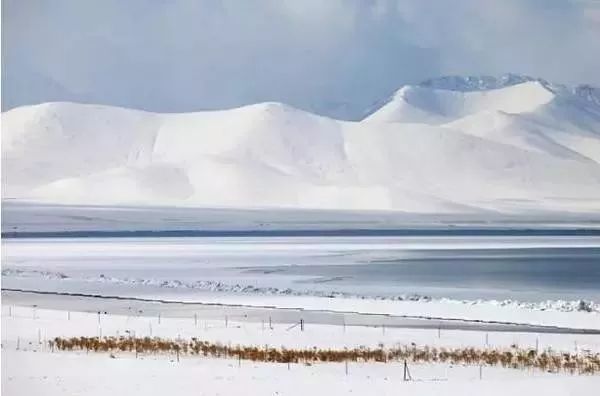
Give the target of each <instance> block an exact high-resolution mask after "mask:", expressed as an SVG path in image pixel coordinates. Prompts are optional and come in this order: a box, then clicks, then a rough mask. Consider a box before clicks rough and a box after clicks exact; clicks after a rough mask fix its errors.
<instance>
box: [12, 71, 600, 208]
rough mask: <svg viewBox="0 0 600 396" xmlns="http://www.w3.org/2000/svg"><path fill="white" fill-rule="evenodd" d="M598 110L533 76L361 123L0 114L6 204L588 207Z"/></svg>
mask: <svg viewBox="0 0 600 396" xmlns="http://www.w3.org/2000/svg"><path fill="white" fill-rule="evenodd" d="M591 92H592V94H590V95H588V96H589V97H591V98H592V99H593V98H594V97H595V96H594V95H593V91H591ZM599 114H600V109H599V108H598V106H597V105H596V104H594V102H593V100H589V99H584V98H583V96H577V95H575V94H573V92H571V91H569V92H566V91H565V92H563V91H560V92H559V91H553V90H552V89H550V88H548V86H547V85H546V84H544V83H541V82H539V81H525V82H522V83H520V84H513V85H509V86H506V87H500V88H497V89H494V90H477V91H468V92H467V91H451V90H447V89H438V88H431V87H426V86H419V87H404V88H403V89H401V90H400V91H399V92H398V93H397V94H396V95H395V96H394V97H393V98H392V100H391V101H389V102H388V103H387V104H385V105H384V106H383V107H382V108H381V109H379V110H378V111H376V112H375V113H373V114H371V115H370V116H369V117H367V118H366V119H365V120H363V121H361V122H344V121H338V120H334V119H330V118H326V117H321V116H317V115H314V114H311V113H308V112H305V111H301V110H298V109H295V108H292V107H289V106H286V105H283V104H279V103H262V104H257V105H251V106H245V107H241V108H236V109H231V110H222V111H211V112H199V113H186V114H154V113H147V112H141V111H134V110H127V109H121V108H114V107H108V106H96V105H81V104H74V103H47V104H43V105H37V106H29V107H23V108H17V109H13V110H11V111H8V112H6V113H3V114H2V166H3V174H2V186H3V198H18V199H34V200H44V201H54V202H69V203H111V204H122V203H128V204H140V203H144V204H167V205H192V206H235V207H274V206H277V207H304V208H329V209H358V208H360V209H392V210H403V211H409V212H419V213H423V212H460V213H466V212H478V211H490V210H491V211H503V212H517V213H518V212H521V211H532V210H533V211H536V210H537V211H557V212H560V211H580V212H585V211H596V210H600V116H599Z"/></svg>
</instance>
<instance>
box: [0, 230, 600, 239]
mask: <svg viewBox="0 0 600 396" xmlns="http://www.w3.org/2000/svg"><path fill="white" fill-rule="evenodd" d="M353 236H357V237H358V236H362V237H370V236H374V237H375V236H378V237H386V236H523V237H527V236H600V228H564V229H563V228H402V229H337V230H314V229H307V230H256V229H252V230H155V231H151V230H132V231H94V230H92V231H23V232H20V231H16V232H9V231H6V232H2V238H7V239H27V238H146V237H147V238H155V237H166V238H168V237H353Z"/></svg>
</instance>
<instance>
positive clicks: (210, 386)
mask: <svg viewBox="0 0 600 396" xmlns="http://www.w3.org/2000/svg"><path fill="white" fill-rule="evenodd" d="M196 320H197V321H196ZM287 328H289V326H288V325H287V324H283V323H274V324H273V329H270V328H269V327H268V326H265V325H263V324H262V323H257V322H247V321H241V319H239V318H238V319H232V320H231V321H230V322H229V323H228V324H227V327H225V323H224V322H223V320H222V318H219V319H215V318H210V317H204V316H198V317H196V318H194V317H192V316H190V317H186V318H169V317H162V318H161V319H158V318H157V317H149V316H143V314H139V313H138V314H137V315H133V314H132V315H131V316H121V315H110V314H106V315H105V314H101V315H100V318H98V314H97V313H84V312H68V311H62V310H44V309H39V308H32V307H22V306H7V305H3V307H2V348H3V350H2V393H3V394H6V395H20V394H28V395H37V394H40V395H41V394H43V395H62V394H72V395H106V394H116V395H120V394H128V395H145V396H149V395H162V394H164V393H165V392H170V393H173V392H175V393H177V394H181V395H187V394H205V395H216V394H220V395H237V394H240V392H244V393H246V394H253V395H254V394H257V395H258V394H280V395H305V394H306V393H309V392H312V393H314V394H327V395H337V394H350V393H352V394H382V395H386V394H390V395H391V394H398V392H399V391H402V392H403V393H404V392H406V393H409V394H411V395H431V394H445V395H464V394H480V395H505V394H506V393H507V392H510V393H512V394H531V393H533V392H541V393H542V394H544V395H571V394H572V395H588V394H589V395H591V394H594V392H593V390H595V389H596V388H597V387H598V385H599V384H600V377H597V376H570V375H565V374H552V373H544V372H540V371H538V370H525V371H521V370H515V369H503V368H496V367H484V368H482V369H481V377H482V379H480V368H479V366H468V365H466V366H462V365H449V364H422V365H417V364H411V365H410V371H411V375H412V377H413V379H414V381H412V382H404V381H403V380H402V365H401V364H397V363H387V364H380V363H368V364H367V363H349V364H348V374H346V367H345V365H344V364H337V363H319V364H313V365H311V366H307V365H303V364H291V365H290V366H288V365H286V364H270V363H252V362H248V361H242V362H241V363H240V362H238V361H236V360H233V361H232V360H227V359H210V358H199V357H182V358H181V359H180V361H179V362H177V361H176V358H175V356H166V355H159V356H156V355H153V356H140V357H139V358H138V359H136V358H135V356H134V355H133V354H128V353H115V354H114V358H110V357H109V355H108V354H94V353H90V354H86V353H85V352H83V353H77V352H69V353H67V352H60V353H59V352H54V353H51V352H50V351H49V350H48V348H47V347H45V345H44V341H45V340H47V339H50V338H52V337H54V336H57V335H60V336H75V335H78V336H82V335H87V336H97V335H99V334H98V333H99V332H101V333H102V335H117V334H119V335H127V334H135V335H136V336H145V335H153V336H162V337H173V338H175V337H181V338H191V337H197V338H200V339H203V340H210V341H214V342H221V343H223V344H228V343H231V344H242V345H259V346H264V345H265V344H268V345H275V346H286V347H290V348H291V347H312V346H318V347H332V348H334V347H337V348H343V347H345V346H347V347H353V346H360V345H365V346H373V347H375V346H378V345H380V344H383V345H390V346H391V345H396V344H405V345H409V344H410V343H412V342H414V343H415V344H417V345H437V346H454V347H456V346H469V345H471V346H475V347H479V348H480V347H482V346H483V345H484V342H485V341H484V340H486V339H487V340H488V342H489V346H490V347H510V345H512V344H518V345H520V346H522V347H527V346H530V347H532V348H534V347H535V343H536V342H537V343H539V345H538V347H539V348H541V349H545V348H547V347H552V348H553V350H562V351H570V352H572V351H574V350H577V351H579V352H581V351H584V350H589V351H593V352H596V351H600V337H599V336H585V335H566V334H552V335H551V334H544V335H541V336H540V335H535V334H526V333H489V334H487V335H486V333H484V332H470V331H468V332H466V331H443V332H441V334H438V332H437V330H420V329H394V328H388V329H386V330H385V332H382V330H381V329H378V328H370V327H362V326H359V327H355V326H348V327H346V328H343V327H341V326H330V325H314V324H308V325H307V326H306V329H305V331H304V332H301V331H299V329H298V328H295V329H292V330H289V331H287V330H286V329H287ZM39 341H42V344H41V345H40V344H39ZM17 342H18V343H19V350H18V351H17V350H16V349H17Z"/></svg>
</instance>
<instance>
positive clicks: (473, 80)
mask: <svg viewBox="0 0 600 396" xmlns="http://www.w3.org/2000/svg"><path fill="white" fill-rule="evenodd" d="M532 81H536V82H539V83H540V84H541V85H543V86H544V87H546V88H548V89H551V87H552V86H553V85H552V84H551V83H549V82H548V81H546V80H544V79H542V78H537V77H531V76H527V75H521V74H513V73H506V74H503V75H500V76H497V77H496V76H489V75H478V76H460V75H450V76H442V77H437V78H432V79H428V80H425V81H423V82H421V83H420V84H418V86H420V87H426V88H432V89H443V90H446V91H460V92H472V91H488V90H490V89H500V88H505V87H510V86H512V85H518V84H523V83H526V82H532ZM551 90H552V89H551Z"/></svg>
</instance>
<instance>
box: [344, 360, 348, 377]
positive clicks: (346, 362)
mask: <svg viewBox="0 0 600 396" xmlns="http://www.w3.org/2000/svg"><path fill="white" fill-rule="evenodd" d="M344 363H345V364H346V375H348V361H347V360H345V361H344Z"/></svg>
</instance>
